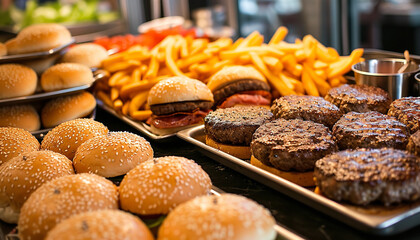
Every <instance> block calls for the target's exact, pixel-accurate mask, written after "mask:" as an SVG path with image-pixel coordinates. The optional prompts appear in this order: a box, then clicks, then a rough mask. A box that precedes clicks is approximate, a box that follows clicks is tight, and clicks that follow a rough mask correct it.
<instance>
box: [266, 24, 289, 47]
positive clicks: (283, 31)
mask: <svg viewBox="0 0 420 240" xmlns="http://www.w3.org/2000/svg"><path fill="white" fill-rule="evenodd" d="M288 32H289V30H288V29H287V28H286V27H284V26H281V27H279V28H277V30H276V32H275V33H274V35H273V37H271V39H270V42H268V45H274V44H278V43H279V42H281V41H283V39H284V38H285V37H286V35H287V33H288Z"/></svg>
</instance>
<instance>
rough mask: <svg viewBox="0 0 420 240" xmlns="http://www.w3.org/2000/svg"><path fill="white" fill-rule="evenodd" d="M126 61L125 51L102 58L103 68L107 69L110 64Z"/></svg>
mask: <svg viewBox="0 0 420 240" xmlns="http://www.w3.org/2000/svg"><path fill="white" fill-rule="evenodd" d="M121 61H124V54H123V53H116V54H114V55H111V56H109V57H108V58H106V59H104V60H102V63H101V65H102V68H104V69H107V68H109V66H111V65H113V64H115V63H118V62H121Z"/></svg>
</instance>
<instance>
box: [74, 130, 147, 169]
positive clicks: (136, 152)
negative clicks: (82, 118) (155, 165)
mask: <svg viewBox="0 0 420 240" xmlns="http://www.w3.org/2000/svg"><path fill="white" fill-rule="evenodd" d="M152 158H153V149H152V146H151V145H150V143H149V142H148V141H146V139H144V138H142V137H140V136H138V135H136V134H133V133H129V132H110V133H109V134H108V135H104V136H97V137H94V138H91V139H89V140H87V141H86V142H84V143H83V144H82V145H80V147H79V148H78V149H77V151H76V154H75V156H74V159H73V165H74V168H75V170H76V172H78V173H83V172H88V173H95V174H98V175H101V176H103V177H116V176H121V175H124V174H126V173H127V172H128V171H130V170H131V169H133V168H134V167H136V166H137V165H139V164H140V163H142V162H144V161H146V160H150V159H152Z"/></svg>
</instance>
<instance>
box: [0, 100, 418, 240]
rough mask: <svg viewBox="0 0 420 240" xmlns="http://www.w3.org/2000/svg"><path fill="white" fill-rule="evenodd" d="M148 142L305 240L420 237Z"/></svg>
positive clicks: (103, 117)
mask: <svg viewBox="0 0 420 240" xmlns="http://www.w3.org/2000/svg"><path fill="white" fill-rule="evenodd" d="M96 120H97V121H100V122H102V123H103V124H105V125H106V126H107V127H108V128H109V130H110V131H128V132H133V133H136V134H139V135H141V133H140V132H139V131H137V130H136V129H134V128H132V127H130V126H129V125H127V124H125V123H124V122H123V121H121V120H120V119H118V118H116V117H114V116H113V115H111V114H109V113H107V112H105V111H104V110H102V109H100V108H99V109H98V110H97V114H96ZM146 139H147V138H146ZM148 140H149V141H150V143H151V144H152V147H153V149H154V154H155V157H161V156H168V155H175V156H184V157H187V158H190V159H193V160H194V161H196V162H197V163H198V164H200V165H201V167H202V168H203V169H204V170H205V171H206V172H207V173H208V174H209V176H210V178H211V180H212V182H213V185H214V186H216V187H217V188H220V189H221V190H223V191H225V192H228V193H235V194H240V195H243V196H245V197H248V198H250V199H253V200H255V201H257V202H258V203H260V204H262V205H264V206H265V207H266V208H268V209H269V210H270V211H271V213H272V214H273V216H274V217H275V219H276V221H277V223H278V224H279V225H281V226H283V227H285V228H287V229H289V230H290V231H292V232H294V233H295V234H297V235H299V236H301V237H303V238H305V239H326V240H329V239H352V240H353V239H419V238H420V226H418V227H416V228H414V229H411V230H409V231H406V232H404V233H401V234H398V235H392V236H377V235H371V234H367V233H365V232H361V231H359V230H357V229H355V228H352V227H350V226H347V225H345V224H344V223H341V222H340V221H337V220H335V219H333V218H331V217H329V216H327V215H325V214H323V213H321V212H319V211H317V210H315V209H313V208H311V207H309V206H307V205H304V204H302V203H300V202H298V201H296V200H294V199H292V198H290V197H288V196H286V195H284V194H282V193H280V192H277V191H275V190H272V189H271V188H268V187H266V186H265V185H263V184H260V183H258V182H256V181H254V180H252V179H250V178H248V177H247V176H245V175H242V174H240V173H238V172H235V171H233V170H231V169H229V168H227V167H225V166H223V165H221V164H220V163H218V162H216V161H215V160H212V159H211V158H209V157H207V156H205V155H203V154H202V153H201V152H200V151H199V150H198V149H197V147H195V146H194V145H192V144H190V143H187V142H185V141H183V140H181V139H178V138H176V137H174V138H172V139H170V140H166V141H163V142H156V141H152V140H151V139H148ZM13 227H14V226H13V225H6V224H4V223H2V224H1V229H0V230H1V231H2V232H3V234H1V235H0V239H3V237H4V234H7V233H8V232H9V231H10V230H11V229H12V228H13Z"/></svg>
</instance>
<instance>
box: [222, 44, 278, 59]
mask: <svg viewBox="0 0 420 240" xmlns="http://www.w3.org/2000/svg"><path fill="white" fill-rule="evenodd" d="M250 52H254V53H258V54H259V55H267V56H272V57H277V58H281V57H283V56H284V53H283V52H281V51H279V50H277V49H275V48H271V47H268V46H259V47H243V48H240V49H236V50H231V51H224V52H221V53H220V58H221V59H232V58H237V57H240V56H241V55H244V54H247V53H250Z"/></svg>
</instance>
